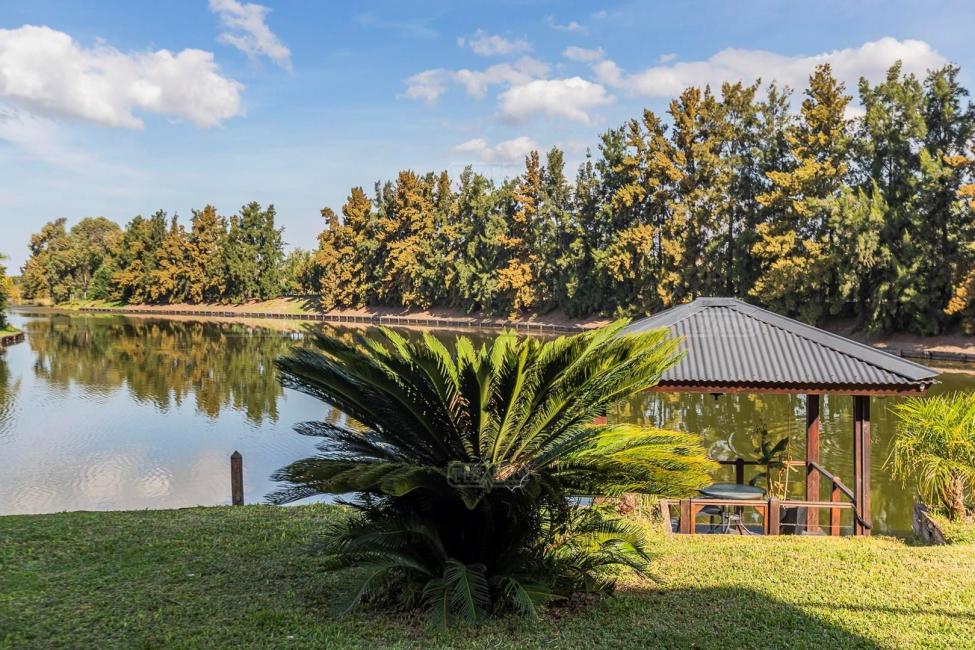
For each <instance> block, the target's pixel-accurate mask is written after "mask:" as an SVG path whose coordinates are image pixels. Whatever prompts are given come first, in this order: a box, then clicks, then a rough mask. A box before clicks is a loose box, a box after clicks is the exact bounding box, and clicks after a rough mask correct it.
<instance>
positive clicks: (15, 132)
mask: <svg viewBox="0 0 975 650" xmlns="http://www.w3.org/2000/svg"><path fill="white" fill-rule="evenodd" d="M0 140H6V141H7V142H10V143H11V144H14V145H16V146H17V147H19V148H20V149H22V150H23V151H25V152H26V153H27V154H29V155H30V156H31V157H33V158H37V159H39V160H43V161H44V162H48V163H51V164H54V165H57V166H59V167H65V168H69V169H82V168H84V167H86V166H88V165H90V164H91V162H92V160H91V159H90V158H89V157H88V156H87V155H85V154H83V153H79V152H76V151H72V150H70V149H68V148H67V147H65V146H64V145H63V144H62V142H61V141H62V137H61V134H60V130H59V127H58V124H57V123H56V122H54V121H53V120H49V119H47V118H45V117H40V116H38V115H33V114H31V113H28V112H27V111H24V110H21V109H17V108H10V107H4V106H0Z"/></svg>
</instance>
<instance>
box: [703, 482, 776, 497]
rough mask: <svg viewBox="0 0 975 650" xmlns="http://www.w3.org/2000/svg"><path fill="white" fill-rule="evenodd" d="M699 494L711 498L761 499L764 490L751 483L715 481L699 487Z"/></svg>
mask: <svg viewBox="0 0 975 650" xmlns="http://www.w3.org/2000/svg"><path fill="white" fill-rule="evenodd" d="M701 494H703V495H704V496H706V497H711V498H712V499H761V498H762V497H764V496H765V490H763V489H762V488H757V487H755V486H753V485H739V484H738V483H715V484H714V485H709V486H707V487H706V488H701Z"/></svg>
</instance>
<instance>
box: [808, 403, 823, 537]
mask: <svg viewBox="0 0 975 650" xmlns="http://www.w3.org/2000/svg"><path fill="white" fill-rule="evenodd" d="M819 400H820V397H819V395H806V501H819V472H818V471H816V470H814V469H813V467H812V465H811V463H819V406H820V401H819ZM817 530H819V509H818V508H806V532H809V533H815V532H816V531H817Z"/></svg>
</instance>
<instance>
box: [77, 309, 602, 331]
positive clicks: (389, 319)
mask: <svg viewBox="0 0 975 650" xmlns="http://www.w3.org/2000/svg"><path fill="white" fill-rule="evenodd" d="M80 311H82V312H88V313H99V314H122V315H126V314H136V315H139V316H190V317H193V316H196V317H198V318H247V319H268V320H296V321H310V322H319V323H360V324H365V325H392V326H407V327H435V328H442V329H494V330H500V329H514V330H520V331H525V332H582V331H584V330H585V329H586V328H585V327H583V326H581V325H558V324H554V323H531V322H523V321H509V320H497V319H490V318H430V317H426V318H416V317H411V316H383V315H379V314H371V315H368V316H358V315H346V314H286V313H285V314H276V313H270V312H242V311H209V310H208V311H203V310H193V311H189V310H177V309H173V310H170V309H138V308H135V309H115V308H111V307H83V308H81V310H80Z"/></svg>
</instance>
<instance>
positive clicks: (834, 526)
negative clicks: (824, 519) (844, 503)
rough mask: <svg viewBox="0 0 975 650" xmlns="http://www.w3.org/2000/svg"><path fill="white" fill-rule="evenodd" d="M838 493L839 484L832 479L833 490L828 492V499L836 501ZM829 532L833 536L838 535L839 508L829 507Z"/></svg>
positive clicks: (838, 498) (837, 500) (838, 497)
mask: <svg viewBox="0 0 975 650" xmlns="http://www.w3.org/2000/svg"><path fill="white" fill-rule="evenodd" d="M840 494H841V492H840V488H839V486H838V485H837V484H836V481H833V491H832V493H831V494H830V497H829V500H830V501H832V502H833V503H838V502H839V501H840V498H841V497H840ZM829 534H830V535H832V536H833V537H839V536H840V509H839V508H830V509H829Z"/></svg>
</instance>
